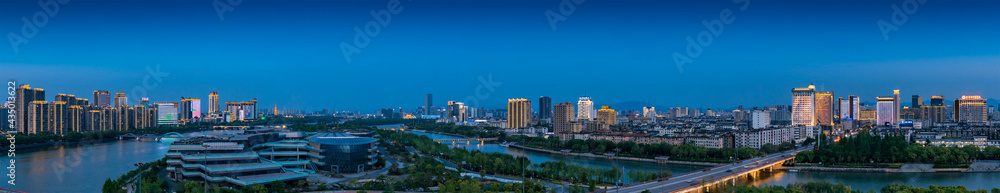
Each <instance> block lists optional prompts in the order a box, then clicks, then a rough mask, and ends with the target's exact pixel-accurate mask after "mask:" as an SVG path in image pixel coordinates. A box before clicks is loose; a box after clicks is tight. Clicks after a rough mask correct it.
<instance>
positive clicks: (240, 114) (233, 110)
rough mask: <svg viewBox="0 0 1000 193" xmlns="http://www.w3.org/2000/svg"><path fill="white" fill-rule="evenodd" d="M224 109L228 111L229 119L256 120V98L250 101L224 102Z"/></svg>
mask: <svg viewBox="0 0 1000 193" xmlns="http://www.w3.org/2000/svg"><path fill="white" fill-rule="evenodd" d="M226 111H227V112H229V121H244V120H256V119H257V118H258V115H257V99H252V100H250V102H226Z"/></svg>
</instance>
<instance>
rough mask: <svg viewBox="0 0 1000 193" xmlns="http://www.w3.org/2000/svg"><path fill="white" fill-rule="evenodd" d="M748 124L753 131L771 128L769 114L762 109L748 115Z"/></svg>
mask: <svg viewBox="0 0 1000 193" xmlns="http://www.w3.org/2000/svg"><path fill="white" fill-rule="evenodd" d="M750 123H751V124H752V125H753V128H754V129H763V128H767V127H769V126H771V112H770V111H767V110H763V109H755V110H753V112H751V113H750Z"/></svg>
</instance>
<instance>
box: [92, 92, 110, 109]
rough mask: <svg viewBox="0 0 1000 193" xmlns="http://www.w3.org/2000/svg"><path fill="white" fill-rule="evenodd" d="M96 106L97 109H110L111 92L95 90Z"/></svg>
mask: <svg viewBox="0 0 1000 193" xmlns="http://www.w3.org/2000/svg"><path fill="white" fill-rule="evenodd" d="M94 106H97V107H110V106H111V92H108V91H106V90H95V91H94Z"/></svg>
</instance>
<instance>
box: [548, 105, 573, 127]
mask: <svg viewBox="0 0 1000 193" xmlns="http://www.w3.org/2000/svg"><path fill="white" fill-rule="evenodd" d="M574 108H575V107H573V103H569V102H565V103H557V104H556V106H555V109H553V111H554V113H553V117H552V126H553V127H552V130H553V132H555V133H559V132H563V131H565V132H573V128H572V123H573V121H574V120H575V117H576V113H573V110H574Z"/></svg>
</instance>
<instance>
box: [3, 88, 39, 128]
mask: <svg viewBox="0 0 1000 193" xmlns="http://www.w3.org/2000/svg"><path fill="white" fill-rule="evenodd" d="M34 101H45V90H42V89H41V88H34V89H32V88H31V86H29V85H27V84H22V85H20V86H18V87H17V92H16V93H15V99H14V116H15V117H14V119H15V120H16V121H15V123H14V124H15V125H14V127H15V129H16V130H17V132H27V131H28V121H29V120H28V118H29V117H30V116H29V113H28V110H29V108H30V106H31V104H32V103H33V102H34ZM43 114H44V113H43ZM8 116H9V115H8Z"/></svg>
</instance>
